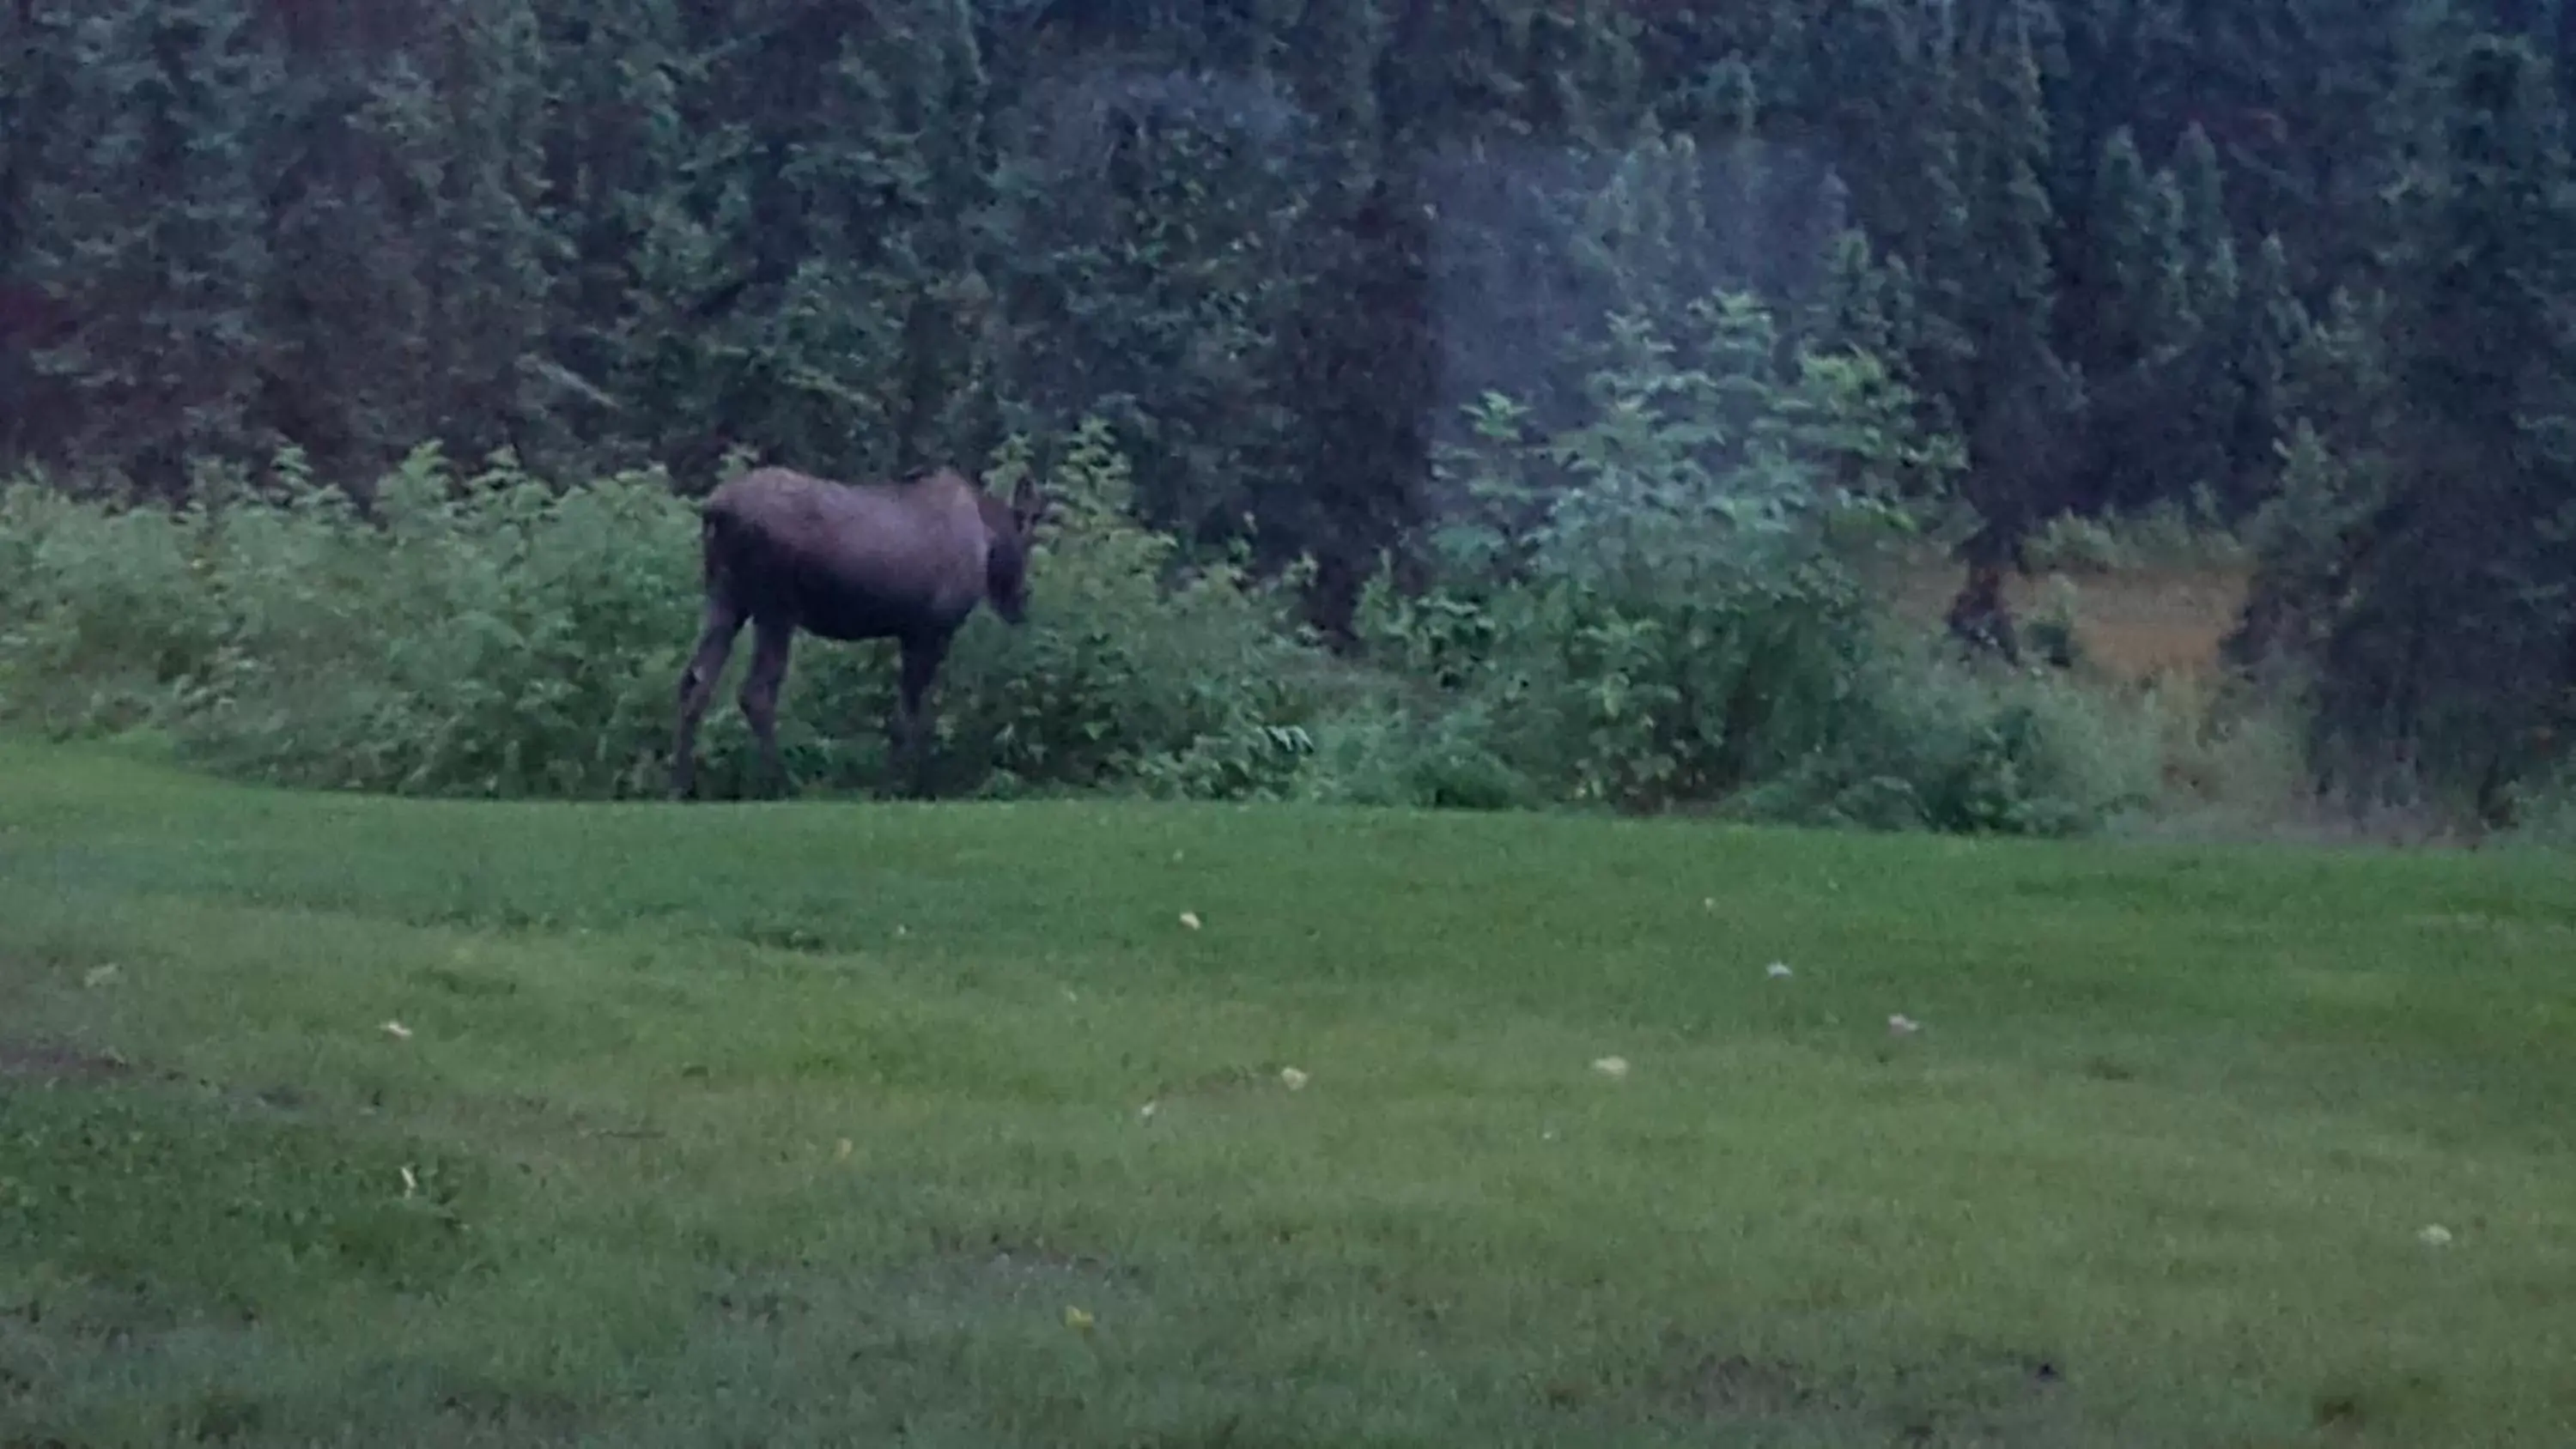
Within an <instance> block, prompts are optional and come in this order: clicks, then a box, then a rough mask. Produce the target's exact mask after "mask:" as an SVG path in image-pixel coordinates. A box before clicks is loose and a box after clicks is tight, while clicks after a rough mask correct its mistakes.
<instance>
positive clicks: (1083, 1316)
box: [1064, 1303, 1092, 1333]
mask: <svg viewBox="0 0 2576 1449" xmlns="http://www.w3.org/2000/svg"><path fill="white" fill-rule="evenodd" d="M1091 1324H1092V1318H1091V1315H1090V1314H1088V1313H1086V1312H1084V1311H1083V1310H1081V1309H1079V1308H1076V1307H1074V1306H1073V1305H1072V1304H1070V1303H1068V1304H1066V1305H1065V1308H1064V1326H1065V1327H1067V1328H1070V1329H1073V1330H1074V1331H1075V1332H1077V1333H1089V1332H1090V1331H1091Z"/></svg>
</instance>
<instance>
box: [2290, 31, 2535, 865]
mask: <svg viewBox="0 0 2576 1449" xmlns="http://www.w3.org/2000/svg"><path fill="white" fill-rule="evenodd" d="M2449 94H2450V105H2449V107H2448V117H2449V120H2448V124H2447V126H2446V128H2445V135H2444V138H2443V147H2442V152H2441V156H2440V160H2441V163H2442V164H2441V169H2440V171H2439V172H2438V173H2437V174H2436V175H2434V176H2433V177H2431V178H2429V179H2428V180H2429V184H2427V185H2426V186H2424V187H2423V188H2421V189H2420V190H2419V191H2418V192H2417V193H2416V194H2415V197H2414V199H2413V201H2412V203H2411V205H2410V206H2409V208H2408V211H2407V214H2406V216H2405V217H2404V221H2403V225H2404V232H2403V235H2404V238H2405V250H2404V252H2403V254H2402V258H2401V263H2400V270H2399V272H2398V279H2399V284H2400V285H2399V290H2398V293H2397V296H2396V315H2395V316H2394V318H2393V319H2392V332H2393V337H2394V344H2395V354H2396V355H2395V360H2394V376H2393V381H2394V383H2395V388H2394V395H2395V396H2396V397H2399V398H2402V399H2403V400H2404V408H2403V411H2402V413H2401V415H2400V416H2399V417H2398V418H2396V419H2395V420H2394V422H2393V425H2392V427H2391V431H2390V437H2389V455H2390V463H2391V470H2390V484H2389V491H2388V493H2387V496H2386V497H2385V499H2384V501H2383V502H2381V504H2380V505H2379V506H2378V508H2377V509H2376V510H2375V512H2374V514H2373V515H2372V516H2371V517H2370V518H2369V520H2368V521H2367V523H2366V524H2365V525H2364V533H2365V536H2366V540H2367V549H2366V551H2365V553H2364V556H2363V560H2362V562H2361V563H2360V564H2359V565H2358V566H2357V568H2356V571H2355V574H2356V576H2355V579H2354V583H2353V587H2352V597H2351V599H2350V600H2349V602H2348V603H2347V604H2346V605H2345V607H2344V608H2343V609H2342V611H2341V613H2340V617H2339V618H2338V619H2337V620H2336V622H2335V625H2334V628H2333V630H2332V633H2331V636H2330V638H2329V639H2328V641H2327V644H2326V646H2325V650H2324V661H2323V679H2322V681H2321V693H2320V716H2319V726H2320V734H2321V743H2322V744H2323V745H2324V746H2325V747H2326V755H2327V758H2328V759H2329V760H2330V761H2331V762H2332V763H2333V764H2334V765H2335V766H2337V767H2338V768H2339V769H2340V770H2341V771H2342V772H2343V774H2344V777H2345V778H2346V779H2350V780H2358V781H2362V782H2368V781H2370V780H2373V779H2378V778H2384V777H2385V776H2386V775H2387V774H2389V773H2391V772H2396V773H2405V772H2410V771H2415V772H2420V773H2421V775H2422V776H2423V777H2424V778H2425V779H2426V780H2427V781H2429V782H2431V783H2433V784H2435V785H2436V786H2439V787H2447V788H2449V789H2454V790H2458V791H2461V792H2463V793H2464V794H2465V795H2466V797H2467V798H2468V799H2470V800H2471V801H2473V802H2474V803H2475V804H2476V805H2477V806H2478V807H2479V808H2480V809H2481V810H2482V811H2483V812H2485V813H2488V814H2492V813H2494V812H2495V811H2496V810H2497V809H2498V808H2500V806H2501V804H2502V802H2503V799H2504V791H2505V787H2506V786H2507V785H2509V784H2510V783H2511V782H2512V780H2513V779H2514V778H2515V777H2516V775H2517V774H2518V773H2520V772H2521V771H2523V770H2525V769H2527V768H2529V767H2531V766H2532V765H2533V764H2534V762H2535V759H2536V757H2537V756H2538V755H2539V754H2540V753H2541V752H2542V750H2543V748H2544V741H2545V739H2546V738H2547V735H2546V734H2545V733H2544V732H2545V731H2548V730H2550V729H2552V728H2553V727H2554V728H2558V729H2563V728H2564V726H2565V725H2566V723H2567V718H2566V715H2567V707H2568V704H2569V702H2570V701H2569V691H2570V690H2571V689H2576V679H2571V678H2570V675H2569V666H2570V663H2571V653H2570V651H2571V648H2572V647H2576V603H2571V600H2576V564H2571V562H2570V553H2569V551H2568V549H2567V547H2566V543H2567V541H2568V538H2569V533H2568V529H2569V527H2570V525H2571V524H2576V443H2571V439H2576V315H2571V305H2576V194H2571V190H2570V174H2569V166H2568V158H2567V149H2566V143H2565V140H2564V138H2563V134H2562V131H2561V122H2560V113H2559V110H2558V106H2557V102H2556V97H2555V94H2554V90H2553V85H2552V81H2551V77H2550V75H2549V71H2548V67H2547V65H2546V63H2545V62H2544V61H2542V60H2541V59H2540V58H2539V57H2538V56H2537V55H2535V54H2534V53H2533V52H2532V51H2531V49H2530V47H2529V45H2528V43H2527V42H2525V41H2522V40H2519V39H2507V38H2500V37H2495V36H2485V37H2481V38H2479V39H2478V40H2476V41H2474V42H2473V43H2471V44H2470V45H2469V46H2468V47H2466V49H2465V53H2464V54H2463V56H2462V58H2461V61H2460V63H2459V65H2458V67H2457V71H2456V79H2455V81H2454V83H2453V87H2452V89H2451V91H2450V93H2449Z"/></svg>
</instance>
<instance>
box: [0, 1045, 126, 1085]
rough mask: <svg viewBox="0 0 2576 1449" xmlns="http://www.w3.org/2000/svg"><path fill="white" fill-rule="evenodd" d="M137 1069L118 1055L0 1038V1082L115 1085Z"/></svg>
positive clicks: (74, 1047)
mask: <svg viewBox="0 0 2576 1449" xmlns="http://www.w3.org/2000/svg"><path fill="white" fill-rule="evenodd" d="M133 1071H134V1068H133V1066H132V1065H131V1064H130V1063H128V1062H127V1061H126V1060H125V1058H123V1057H121V1056H118V1055H117V1054H116V1053H114V1052H92V1051H83V1050H82V1049H81V1048H79V1047H76V1046H72V1045H70V1044H68V1043H64V1042H50V1041H22V1040H19V1039H17V1038H14V1037H0V1081H11V1082H40V1083H43V1084H45V1085H47V1086H51V1085H53V1084H54V1083H57V1082H103V1081H112V1080H114V1079H116V1078H119V1077H124V1076H129V1075H131V1074H132V1073H133Z"/></svg>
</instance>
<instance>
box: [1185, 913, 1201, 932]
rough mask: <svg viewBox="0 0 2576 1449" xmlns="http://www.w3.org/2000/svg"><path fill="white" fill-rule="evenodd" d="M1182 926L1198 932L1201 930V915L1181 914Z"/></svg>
mask: <svg viewBox="0 0 2576 1449" xmlns="http://www.w3.org/2000/svg"><path fill="white" fill-rule="evenodd" d="M1181 924H1182V925H1184V926H1187V927H1189V928H1190V929H1191V930H1193V931H1195V930H1197V929H1198V928H1199V913H1198V912H1196V911H1183V912H1181Z"/></svg>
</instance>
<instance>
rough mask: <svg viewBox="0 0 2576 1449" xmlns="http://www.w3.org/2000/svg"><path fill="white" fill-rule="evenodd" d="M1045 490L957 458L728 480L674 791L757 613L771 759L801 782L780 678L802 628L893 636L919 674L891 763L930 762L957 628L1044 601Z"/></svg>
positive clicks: (681, 791) (762, 729)
mask: <svg viewBox="0 0 2576 1449" xmlns="http://www.w3.org/2000/svg"><path fill="white" fill-rule="evenodd" d="M1043 507H1044V505H1043V503H1042V501H1041V500H1040V498H1039V496H1038V493H1037V490H1036V489H1035V487H1033V486H1032V485H1031V484H1030V483H1028V482H1026V481H1023V482H1022V483H1021V484H1020V487H1019V489H1018V490H1017V491H1016V492H1015V493H1013V494H1012V496H1011V499H1010V501H1009V502H1008V503H1005V502H1003V501H1002V500H1000V499H998V498H995V497H993V496H992V495H991V494H989V493H986V492H985V491H984V490H983V488H982V487H981V486H980V485H978V484H977V483H975V482H974V481H973V480H971V479H969V478H967V477H965V476H964V475H962V474H960V473H958V472H957V471H955V470H954V469H949V468H941V469H938V470H936V471H934V472H931V473H929V474H927V475H924V476H922V477H918V478H915V479H911V480H909V481H906V482H902V483H870V484H849V483H834V482H831V481H829V480H826V479H822V478H815V477H811V476H808V475H806V474H803V473H797V472H793V471H791V470H789V469H785V468H755V469H753V470H752V471H750V472H748V473H744V474H742V475H740V476H738V477H735V478H732V479H730V480H728V481H727V482H726V483H725V484H724V485H723V486H722V487H720V488H718V489H716V491H715V492H714V493H713V494H711V495H709V496H708V498H707V500H706V502H705V503H704V504H703V505H701V506H700V509H699V513H700V517H701V519H702V522H701V524H700V530H699V553H700V559H701V567H702V570H703V574H704V586H705V590H706V619H705V625H704V627H703V628H702V629H701V630H700V631H699V634H698V645H697V650H696V652H695V653H694V654H693V655H692V656H691V657H690V659H689V665H688V668H687V669H685V670H683V671H682V672H681V674H680V684H679V724H678V727H677V729H676V730H675V732H674V735H673V739H672V752H671V793H672V794H673V795H675V796H679V797H682V798H686V797H687V796H688V794H689V792H690V789H691V786H692V783H693V781H694V777H695V775H696V770H697V761H696V753H697V733H698V722H699V721H700V720H701V719H703V718H704V717H705V715H706V711H707V706H708V704H709V703H710V702H712V700H713V698H714V695H715V687H716V681H717V679H719V678H720V677H722V675H723V674H724V667H725V660H726V658H727V657H728V656H729V655H730V654H731V653H732V650H733V641H734V638H735V636H736V635H737V634H739V633H740V632H741V631H742V626H743V625H744V624H745V623H749V624H750V625H751V626H752V657H751V669H750V672H749V673H748V674H747V675H745V676H744V679H743V682H742V694H741V697H740V698H741V703H742V712H743V715H744V717H745V718H747V719H748V720H749V721H750V722H751V730H752V735H753V737H754V738H755V739H756V740H758V741H759V744H760V753H761V760H762V763H763V765H764V766H765V767H766V768H767V770H768V771H769V773H770V775H771V776H772V778H773V779H775V780H776V781H777V782H778V783H780V784H781V785H783V786H785V787H787V788H789V789H793V788H794V783H795V782H794V780H793V779H792V778H791V777H790V776H789V774H788V771H787V767H786V764H785V762H784V761H782V760H781V759H780V758H779V754H778V691H779V687H780V686H781V685H782V684H783V683H784V682H785V680H786V678H787V655H788V646H789V644H790V643H791V642H792V641H793V640H794V638H795V635H796V631H797V630H799V629H802V630H804V631H805V632H807V633H809V634H813V635H816V636H818V637H820V638H824V639H832V640H838V641H842V642H856V641H860V640H867V639H893V640H896V641H897V642H898V643H900V644H901V645H902V649H903V679H902V685H901V690H900V697H899V698H898V700H897V702H896V706H895V713H894V717H893V719H892V720H891V721H889V724H888V730H887V733H888V737H889V740H890V742H891V745H892V754H891V756H890V758H889V761H888V764H889V768H890V770H896V771H899V770H901V768H902V767H903V764H904V757H905V756H906V754H907V753H910V754H911V755H912V756H913V757H914V758H913V760H912V764H913V767H914V770H915V780H914V783H915V784H916V785H918V784H919V774H918V772H919V770H920V768H921V766H922V765H923V764H924V763H926V759H925V752H924V751H923V749H922V744H923V741H924V738H925V735H924V731H923V729H922V725H923V717H922V710H923V705H924V702H925V700H926V697H927V696H928V694H929V692H930V685H931V681H932V679H933V678H934V677H935V676H936V675H937V674H938V672H939V666H940V663H941V661H942V660H944V659H945V658H947V655H948V645H949V641H950V640H951V639H953V638H954V637H955V636H956V633H957V630H958V629H959V627H961V626H962V625H964V624H965V622H966V618H967V616H968V615H969V614H972V613H973V612H974V611H975V606H976V605H977V604H979V603H982V602H984V601H985V600H987V599H989V600H991V601H992V604H993V611H994V612H995V613H996V614H998V615H1000V616H1001V617H1002V619H1003V621H1004V622H1006V623H1010V624H1014V625H1016V624H1018V623H1020V622H1021V621H1022V620H1023V619H1024V618H1025V617H1026V616H1027V609H1028V584H1027V571H1028V545H1029V535H1030V530H1031V529H1032V528H1034V527H1035V525H1036V523H1037V518H1038V515H1039V514H1040V513H1041V512H1042V511H1043Z"/></svg>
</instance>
